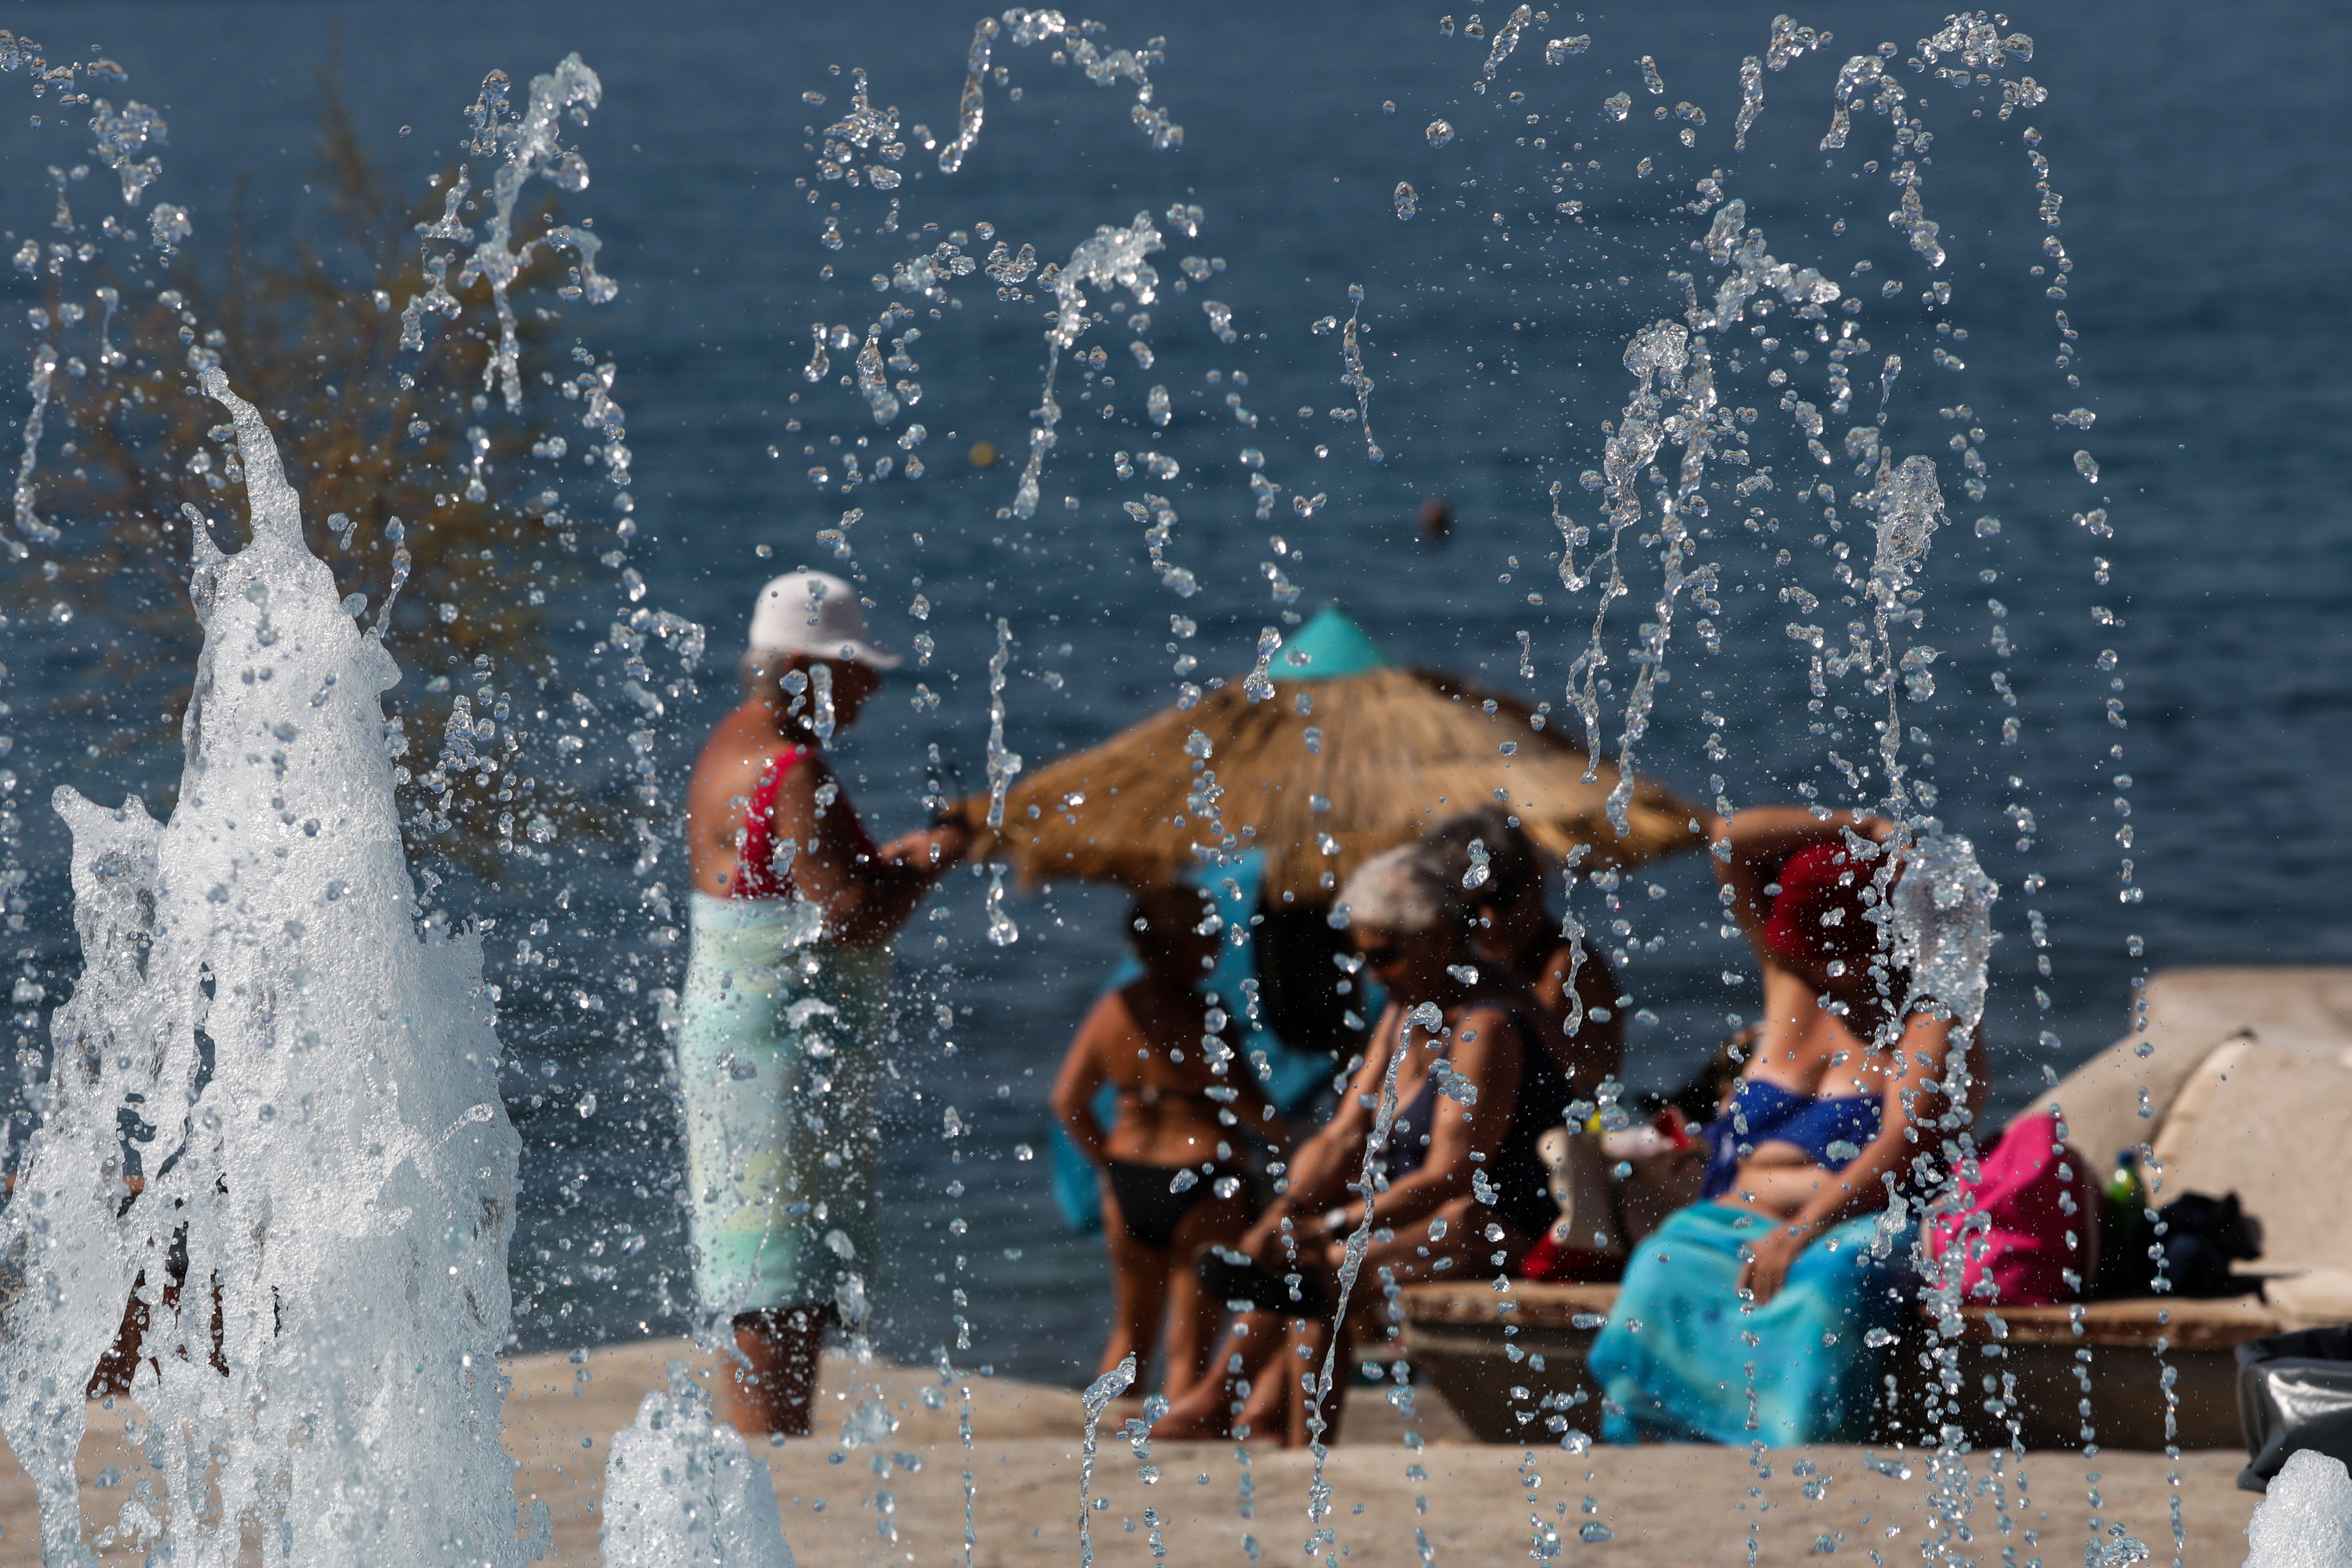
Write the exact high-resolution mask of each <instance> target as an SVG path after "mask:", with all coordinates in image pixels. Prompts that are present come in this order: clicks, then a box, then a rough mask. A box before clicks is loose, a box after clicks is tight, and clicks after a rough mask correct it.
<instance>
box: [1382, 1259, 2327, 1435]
mask: <svg viewBox="0 0 2352 1568" xmlns="http://www.w3.org/2000/svg"><path fill="white" fill-rule="evenodd" d="M1616 1296H1617V1288H1616V1287H1615V1286H1613V1285H1550V1284H1544V1283H1540V1282H1538V1281H1534V1280H1520V1281H1519V1282H1518V1283H1517V1284H1516V1285H1514V1286H1513V1287H1512V1289H1511V1290H1510V1292H1509V1294H1507V1295H1503V1294H1499V1293H1497V1292H1496V1291H1494V1290H1491V1289H1486V1288H1484V1287H1477V1288H1465V1287H1462V1286H1453V1285H1413V1286H1409V1287H1407V1288H1406V1289H1405V1290H1404V1293H1403V1306H1404V1319H1405V1342H1406V1346H1407V1353H1408V1354H1409V1355H1410V1356H1411V1357H1412V1362H1413V1364H1414V1365H1415V1366H1416V1367H1418V1368H1419V1369H1420V1370H1421V1371H1422V1372H1423V1373H1426V1374H1427V1376H1428V1378H1429V1381H1430V1384H1431V1386H1432V1387H1433V1389H1435V1391H1436V1392H1437V1394H1439V1396H1440V1397H1442V1398H1443V1399H1444V1401H1445V1402H1446V1403H1447V1404H1448V1405H1452V1406H1453V1407H1454V1413H1455V1414H1456V1415H1460V1416H1461V1418H1462V1421H1463V1423H1464V1425H1465V1426H1467V1427H1468V1428H1469V1429H1470V1432H1471V1434H1472V1435H1473V1436H1475V1437H1476V1438H1477V1439H1478V1440H1479V1441H1480V1442H1486V1443H1512V1442H1546V1441H1555V1440H1556V1437H1554V1436H1552V1434H1556V1433H1558V1432H1559V1431H1561V1430H1563V1429H1565V1428H1568V1427H1577V1428H1580V1429H1581V1430H1583V1431H1585V1432H1587V1433H1591V1432H1596V1431H1597V1430H1598V1429H1599V1415H1598V1409H1597V1406H1598V1403H1599V1401H1600V1398H1601V1390H1600V1388H1599V1386H1598V1385H1597V1384H1595V1383H1594V1382H1593V1381H1592V1379H1591V1375H1590V1373H1587V1371H1586V1370H1585V1364H1584V1363H1585V1356H1586V1354H1587V1353H1588V1352H1590V1351H1591V1346H1592V1341H1593V1338H1594V1336H1595V1335H1596V1334H1598V1333H1599V1331H1600V1330H1601V1324H1602V1323H1603V1322H1604V1321H1606V1320H1607V1317H1608V1313H1609V1310H1610V1308H1611V1307H1612V1305H1613V1304H1614V1302H1615V1300H1616ZM1506 1305H1508V1307H1509V1308H1510V1310H1507V1311H1506V1310H1505V1307H1506ZM2078 1310H2079V1313H2080V1321H2079V1322H2078V1321H2076V1313H2077V1311H2078ZM1507 1324H1517V1326H1518V1329H1519V1332H1518V1333H1517V1335H1516V1336H1512V1337H1508V1338H1507V1337H1506V1336H1505V1335H1504V1333H1503V1330H1504V1328H1505V1326H1506V1325H1507ZM2311 1326H2313V1325H2312V1324H2310V1323H2308V1322H2306V1321H2304V1320H2301V1319H2298V1318H2295V1317H2294V1316H2292V1315H2290V1314H2288V1313H2285V1312H2283V1311H2281V1310H2278V1309H2277V1308H2275V1307H2271V1306H2266V1305H2264V1304H2263V1302H2262V1301H2260V1300H2256V1299H2254V1298H2252V1297H2248V1298H2244V1299H2240V1300H2207V1301H2191V1300H2163V1299H2150V1300H2126V1301H2099V1302H2093V1303H2090V1304H2088V1305H2086V1306H2084V1307H2082V1308H2080V1309H2075V1308H2071V1307H2012V1308H2010V1309H2008V1310H2005V1311H2003V1310H1997V1309H1987V1308H1982V1307H1972V1308H1969V1309H1968V1310H1966V1311H1965V1312H1964V1313H1963V1314H1962V1330H1961V1334H1960V1338H1961V1341H1962V1345H1961V1352H1960V1358H1959V1359H1960V1375H1961V1378H1962V1383H1963V1386H1962V1388H1961V1390H1959V1391H1958V1393H1959V1399H1958V1403H1959V1404H1960V1405H1961V1406H1962V1411H1961V1414H1960V1415H1958V1417H1957V1420H1956V1424H1957V1425H1958V1426H1960V1427H1961V1429H1962V1431H1963V1432H1965V1433H1966V1434H1967V1436H1968V1437H1969V1441H1970V1442H1971V1443H1973V1444H1974V1445H1976V1446H1977V1447H1983V1448H1990V1447H2006V1446H2007V1445H2008V1444H2009V1443H2011V1441H2012V1434H2011V1429H2010V1426H2009V1419H2010V1417H2011V1415H2012V1414H2013V1415H2014V1416H2015V1418H2016V1420H2017V1423H2018V1426H2017V1431H2016V1433H2015V1435H2014V1440H2017V1441H2021V1442H2023V1443H2024V1444H2025V1445H2026V1446H2027V1447H2032V1448H2080V1447H2082V1446H2083V1444H2084V1441H2085V1439H2084V1436H2083V1427H2084V1424H2085V1422H2086V1421H2087V1422H2088V1424H2089V1425H2090V1426H2091V1427H2092V1429H2093V1432H2094V1436H2093V1437H2092V1438H2091V1439H2090V1440H2091V1441H2095V1442H2096V1443H2097V1444H2098V1445H2099V1447H2101V1448H2103V1449H2109V1448H2118V1449H2132V1450H2139V1451H2145V1452H2161V1451H2162V1450H2163V1449H2164V1447H2165V1446H2166V1445H2167V1444H2168V1443H2177V1444H2178V1445H2179V1447H2183V1448H2209V1449H2229V1450H2242V1448H2243V1447H2244V1437H2243V1435H2242V1433H2241V1432H2240V1430H2239V1426H2238V1402H2237V1359H2236V1354H2235V1352H2236V1351H2237V1348H2238V1346H2240V1345H2242V1344H2243V1343H2245V1342H2247V1341H2249V1340H2255V1339H2260V1338H2262V1337H2263V1336H2264V1335H2267V1334H2274V1333H2283V1332H2284V1331H2287V1330H2289V1329H2297V1328H2307V1327H2311ZM1937 1340H1938V1335H1937V1330H1936V1328H1935V1326H1934V1325H1933V1324H1932V1323H1929V1322H1928V1321H1925V1320H1924V1319H1923V1320H1921V1321H1919V1322H1917V1323H1916V1324H1915V1325H1914V1326H1913V1327H1912V1328H1911V1330H1910V1331H1907V1332H1906V1333H1905V1334H1904V1335H1903V1337H1902V1338H1901V1339H1899V1340H1898V1341H1897V1342H1895V1344H1894V1345H1893V1346H1890V1347H1889V1349H1888V1371H1890V1372H1891V1373H1894V1374H1895V1378H1896V1380H1897V1383H1896V1395H1897V1396H1896V1405H1895V1410H1894V1411H1893V1412H1892V1414H1891V1418H1889V1416H1888V1415H1886V1414H1885V1413H1883V1414H1882V1416H1881V1421H1880V1430H1879V1431H1878V1432H1877V1433H1875V1434H1874V1436H1877V1437H1879V1438H1881V1439H1883V1440H1885V1441H1890V1442H1892V1441H1896V1440H1899V1439H1900V1438H1902V1437H1903V1436H1906V1435H1908V1436H1911V1438H1912V1440H1913V1441H1917V1440H1918V1435H1919V1430H1918V1429H1919V1424H1920V1422H1921V1420H1922V1417H1923V1416H1924V1414H1925V1412H1926V1410H1927V1394H1928V1393H1929V1392H1930V1391H1931V1389H1932V1388H1933V1386H1934V1382H1935V1379H1936V1377H1937V1365H1936V1362H1935V1360H1934V1352H1935V1349H1936V1347H1937ZM1513 1350H1516V1351H1517V1352H1518V1355H1517V1359H1514V1358H1513V1356H1512V1354H1511V1352H1512V1351H1513ZM2083 1351H2088V1352H2090V1357H2091V1359H2090V1361H2089V1363H2087V1365H2088V1367H2089V1371H2090V1383H2091V1386H2090V1389H2089V1392H2088V1394H2087V1395H2086V1394H2085V1393H2084V1389H2083V1386H2082V1380H2081V1378H2080V1376H2079V1375H2078V1371H2077V1369H2078V1368H2080V1367H2082V1366H2084V1364H2085V1363H2083V1362H2082V1361H2081V1359H2080V1358H2079V1356H2078V1353H2077V1352H2083ZM2167 1369H2169V1370H2170V1372H2171V1373H2172V1378H2173V1381H2172V1384H2171V1385H2170V1387H2169V1389H2168V1388H2167V1386H2166V1384H2165V1383H2164V1374H2165V1372H2166V1370H2167ZM1988 1380H1990V1382H1989V1383H1988ZM2168 1394H2169V1398H2168ZM2086 1397H2087V1399H2088V1400H2089V1404H2090V1409H2089V1412H2088V1414H2087V1415H2086V1414H2085V1413H2084V1410H2083V1402H2084V1399H2085V1398H2086ZM1992 1400H1999V1401H2000V1402H2001V1404H2002V1405H2003V1406H2004V1408H2003V1409H2002V1410H2001V1411H2000V1413H1998V1414H1996V1413H1994V1412H1992V1411H1988V1410H1987V1409H1986V1408H1985V1406H1986V1404H1987V1403H1988V1402H1989V1401H1992ZM2168 1411H2169V1412H2170V1414H2171V1415H2172V1416H2173V1421H2174V1427H2175V1430H2174V1431H2173V1432H2171V1433H2168V1432H2167V1430H2166V1426H2165V1417H2166V1415H2167V1413H2168ZM1954 1419H1955V1418H1954V1417H1953V1416H1952V1415H1949V1414H1948V1413H1945V1414H1943V1415H1940V1416H1939V1423H1940V1421H1944V1420H1954ZM1930 1436H1931V1437H1932V1435H1930Z"/></svg>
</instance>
